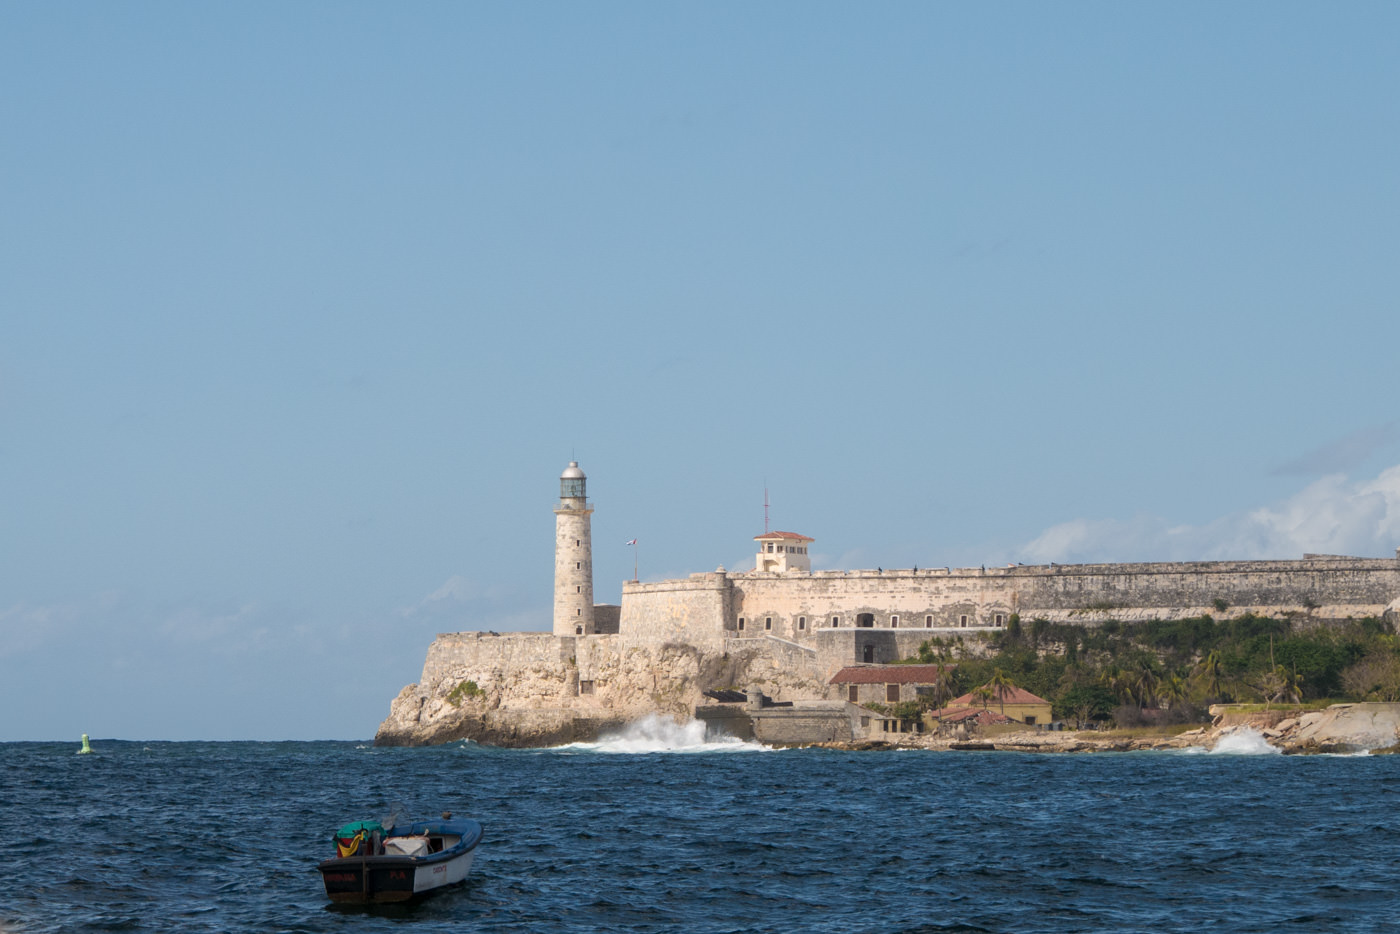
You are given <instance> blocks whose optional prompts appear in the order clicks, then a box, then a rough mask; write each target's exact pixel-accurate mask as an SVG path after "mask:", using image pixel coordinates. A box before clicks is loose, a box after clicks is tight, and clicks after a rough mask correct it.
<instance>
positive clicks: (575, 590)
mask: <svg viewBox="0 0 1400 934" xmlns="http://www.w3.org/2000/svg"><path fill="white" fill-rule="evenodd" d="M574 592H575V593H583V585H582V584H579V585H578V586H577V587H575V588H574Z"/></svg>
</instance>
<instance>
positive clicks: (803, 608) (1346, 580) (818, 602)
mask: <svg viewBox="0 0 1400 934" xmlns="http://www.w3.org/2000/svg"><path fill="white" fill-rule="evenodd" d="M731 583H732V586H733V591H734V596H733V599H732V601H731V606H732V610H731V616H730V619H729V621H728V625H729V626H730V627H731V628H733V627H734V625H735V621H736V620H737V619H738V618H739V617H743V618H744V619H745V630H744V633H743V635H744V636H747V637H753V636H761V635H763V634H764V633H765V632H767V633H770V634H772V635H775V636H778V637H780V638H784V639H793V640H796V641H799V642H802V641H807V640H808V639H810V638H812V635H813V633H816V632H823V631H825V630H827V629H829V628H830V626H831V617H832V616H833V615H836V616H839V617H840V620H841V622H840V628H845V627H853V626H855V624H856V618H857V615H858V614H861V613H869V614H871V615H873V616H874V625H875V628H883V629H889V628H890V627H891V617H892V616H894V615H898V617H899V626H898V631H902V630H906V629H909V630H924V631H925V636H924V637H927V635H929V634H931V633H929V632H928V630H929V629H932V630H939V629H957V628H959V627H960V623H961V617H962V616H963V615H967V616H968V617H969V620H968V623H969V626H970V627H972V628H978V627H988V626H992V625H993V623H994V620H995V615H996V614H998V613H1000V614H1002V615H1003V616H1004V617H1009V615H1010V614H1011V613H1013V612H1018V613H1020V614H1021V615H1022V616H1023V617H1033V616H1035V615H1037V614H1039V615H1045V616H1047V617H1050V618H1063V617H1064V616H1065V614H1066V612H1069V611H1076V610H1083V609H1085V608H1090V607H1097V608H1104V609H1109V610H1110V612H1112V615H1113V616H1114V617H1115V618H1133V617H1142V618H1163V617H1170V616H1173V615H1177V616H1179V615H1192V614H1195V613H1201V612H1218V611H1217V610H1215V609H1214V606H1213V604H1214V601H1215V600H1217V599H1219V600H1224V601H1225V602H1226V603H1228V604H1229V605H1230V607H1231V608H1232V609H1234V610H1235V611H1236V612H1242V611H1244V610H1246V609H1255V610H1257V611H1259V612H1273V613H1278V612H1284V611H1287V610H1303V609H1305V608H1307V607H1308V606H1309V605H1310V604H1311V605H1312V606H1314V607H1316V608H1317V615H1319V616H1322V617H1326V618H1343V617H1346V616H1355V617H1361V616H1367V615H1378V614H1379V613H1381V612H1383V611H1384V609H1385V607H1386V605H1387V604H1389V603H1390V602H1391V601H1393V600H1395V599H1396V598H1397V597H1400V561H1397V560H1395V559H1390V558H1346V559H1316V560H1301V561H1229V562H1223V561H1222V562H1193V563H1161V564H1101V565H1071V566H1060V565H1054V566H1043V567H1023V566H1019V565H1018V566H1016V567H1009V568H1008V567H1002V568H986V569H982V568H967V569H952V570H950V569H947V568H935V569H928V570H919V571H914V570H887V571H820V572H817V573H814V574H812V575H810V576H806V575H774V574H756V573H752V572H750V573H744V574H735V575H733V576H732V577H731ZM803 616H805V617H807V628H806V629H805V630H799V629H798V628H797V627H798V620H799V619H800V618H801V617H803ZM769 617H771V618H772V621H773V624H772V629H771V630H765V629H764V624H765V620H766V619H767V618H769ZM930 617H932V619H931V620H930ZM1092 621H1093V620H1091V619H1087V618H1086V619H1085V622H1092ZM930 623H931V625H930ZM736 635H737V633H736ZM855 658H856V659H857V660H858V659H859V658H860V656H859V655H857V656H855Z"/></svg>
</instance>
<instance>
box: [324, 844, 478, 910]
mask: <svg viewBox="0 0 1400 934" xmlns="http://www.w3.org/2000/svg"><path fill="white" fill-rule="evenodd" d="M475 856H476V853H475V852H474V851H473V852H468V853H464V854H462V855H461V856H458V857H456V858H455V859H450V860H443V861H441V862H435V863H428V864H422V863H421V861H419V862H420V864H419V865H414V860H413V859H412V858H411V857H406V856H366V857H360V856H347V857H344V858H336V859H328V860H326V861H325V862H323V863H321V865H320V870H321V881H322V882H323V883H325V886H326V897H327V898H329V899H330V900H331V901H333V902H335V903H336V904H340V905H381V904H389V903H392V902H406V901H409V900H410V899H414V898H419V897H421V896H423V895H426V894H428V893H429V892H432V891H433V890H434V889H440V888H445V887H447V886H449V885H456V884H457V883H458V882H461V881H463V880H464V879H466V878H467V873H468V872H469V871H470V870H471V868H472V859H473V858H474V857H475Z"/></svg>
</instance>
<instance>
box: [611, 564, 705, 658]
mask: <svg viewBox="0 0 1400 934" xmlns="http://www.w3.org/2000/svg"><path fill="white" fill-rule="evenodd" d="M729 602H730V586H729V581H728V579H727V578H726V577H725V575H724V574H722V573H713V574H692V575H691V576H690V577H689V578H687V579H685V580H672V581H659V582H637V581H627V582H625V583H624V584H623V585H622V617H621V620H620V622H619V626H618V632H619V635H620V636H621V638H622V642H623V645H625V646H653V647H654V646H658V645H661V644H664V643H668V642H681V643H685V644H687V645H693V646H696V647H697V648H702V649H712V650H722V648H723V645H724V639H725V621H726V620H727V619H728V618H729Z"/></svg>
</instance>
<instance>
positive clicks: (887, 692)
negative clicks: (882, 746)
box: [827, 665, 952, 704]
mask: <svg viewBox="0 0 1400 934" xmlns="http://www.w3.org/2000/svg"><path fill="white" fill-rule="evenodd" d="M951 670H952V666H951V665H950V666H946V667H945V666H943V665H852V666H849V667H847V668H842V669H841V670H840V671H838V672H836V674H835V675H833V676H832V678H831V680H830V681H829V682H827V683H828V684H833V685H845V687H846V697H845V699H846V700H848V701H850V702H851V703H852V704H897V703H899V702H901V701H911V700H918V699H919V697H920V696H922V695H924V694H927V693H928V692H929V691H930V690H931V689H932V688H933V686H934V685H935V684H937V683H938V679H939V678H942V677H944V676H945V675H946V674H947V672H948V671H951Z"/></svg>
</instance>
